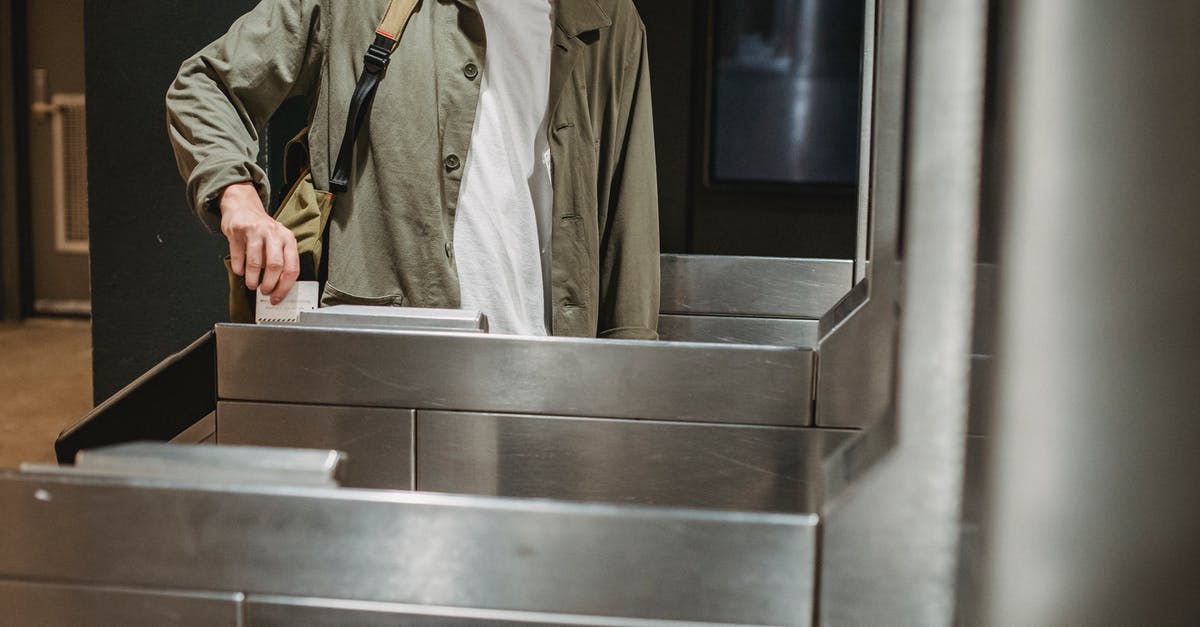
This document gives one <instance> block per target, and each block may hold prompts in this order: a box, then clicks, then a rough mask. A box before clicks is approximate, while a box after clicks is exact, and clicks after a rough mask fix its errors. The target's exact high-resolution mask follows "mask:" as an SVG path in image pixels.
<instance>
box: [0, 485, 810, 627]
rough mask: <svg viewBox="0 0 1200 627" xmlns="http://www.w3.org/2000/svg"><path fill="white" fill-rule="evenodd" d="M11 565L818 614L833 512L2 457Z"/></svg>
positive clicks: (1, 567) (340, 595) (535, 604)
mask: <svg viewBox="0 0 1200 627" xmlns="http://www.w3.org/2000/svg"><path fill="white" fill-rule="evenodd" d="M0 508H2V509H3V511H4V512H5V516H3V517H0V542H3V543H4V544H3V550H0V578H6V579H13V580H30V579H37V580H43V581H47V580H49V581H53V580H61V579H65V578H70V579H72V580H73V581H75V582H76V583H78V584H81V585H82V584H97V585H110V586H149V587H154V586H158V585H162V584H163V582H170V584H171V586H173V587H176V588H180V589H188V590H236V591H241V592H244V593H245V594H247V595H248V596H250V595H256V594H265V595H282V596H305V597H324V598H335V599H345V600H359V601H381V602H395V603H409V604H419V605H438V606H455V607H470V608H477V609H500V610H518V611H536V612H544V613H562V614H583V615H585V616H608V617H619V618H649V619H669V620H693V621H705V620H707V621H712V622H730V623H759V624H785V625H807V624H810V621H811V614H812V607H813V606H812V596H813V589H814V581H815V569H814V564H815V562H814V560H815V549H816V525H817V519H816V517H815V516H811V515H792V514H766V513H753V514H751V513H731V512H715V511H698V510H679V509H669V508H657V507H656V508H648V507H634V506H619V507H618V506H613V505H597V504H567V503H561V502H555V501H545V500H523V499H498V498H489V497H479V496H473V497H464V496H448V495H435V494H423V493H413V492H385V491H376V490H354V489H346V488H332V489H330V488H300V487H292V488H272V487H269V486H250V485H247V486H223V487H216V486H212V487H208V488H205V487H199V486H188V485H187V484H183V483H175V484H167V483H157V484H149V483H147V484H145V485H129V484H121V483H119V482H115V481H110V480H102V479H83V478H75V477H55V476H45V477H34V476H23V475H19V474H15V473H12V472H0Z"/></svg>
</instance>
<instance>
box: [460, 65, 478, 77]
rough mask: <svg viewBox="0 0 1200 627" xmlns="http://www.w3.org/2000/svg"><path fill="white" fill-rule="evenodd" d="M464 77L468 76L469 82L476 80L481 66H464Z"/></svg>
mask: <svg viewBox="0 0 1200 627" xmlns="http://www.w3.org/2000/svg"><path fill="white" fill-rule="evenodd" d="M463 76H466V77H467V78H468V79H469V80H475V77H477V76H479V66H477V65H475V64H474V63H468V64H466V65H465V66H463Z"/></svg>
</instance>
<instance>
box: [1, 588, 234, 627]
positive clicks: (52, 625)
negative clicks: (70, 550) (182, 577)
mask: <svg viewBox="0 0 1200 627" xmlns="http://www.w3.org/2000/svg"><path fill="white" fill-rule="evenodd" d="M163 583H164V584H166V583H168V582H163ZM241 602H242V595H241V594H239V593H229V592H226V593H220V592H185V591H180V590H148V589H145V588H118V587H106V586H83V585H71V584H62V583H45V582H29V581H4V580H0V608H2V609H0V625H3V626H6V627H8V626H11V627H30V626H34V625H36V626H37V627H76V626H78V625H103V626H112V627H118V626H125V625H163V626H171V627H223V626H225V627H243V624H242V623H241V622H240V620H239V617H240V615H241V607H240V605H241Z"/></svg>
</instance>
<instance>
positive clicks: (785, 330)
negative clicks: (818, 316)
mask: <svg viewBox="0 0 1200 627" xmlns="http://www.w3.org/2000/svg"><path fill="white" fill-rule="evenodd" d="M658 337H659V338H660V339H662V340H666V341H671V342H718V343H721V344H766V345H775V346H806V347H811V346H816V345H817V321H816V320H792V319H787V318H739V317H732V316H679V315H662V316H659V317H658Z"/></svg>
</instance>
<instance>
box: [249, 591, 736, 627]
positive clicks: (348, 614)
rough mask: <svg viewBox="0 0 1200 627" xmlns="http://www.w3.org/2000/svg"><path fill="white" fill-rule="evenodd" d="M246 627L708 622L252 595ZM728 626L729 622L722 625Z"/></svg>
mask: <svg viewBox="0 0 1200 627" xmlns="http://www.w3.org/2000/svg"><path fill="white" fill-rule="evenodd" d="M245 608H246V626H247V627H292V626H293V625H305V627H343V626H345V625H354V626H355V627H396V625H404V626H405V627H458V626H460V625H505V626H507V627H526V626H531V627H532V626H535V625H579V626H581V627H634V626H636V627H703V626H711V625H714V623H710V622H703V623H701V622H694V621H674V620H652V619H646V618H637V619H630V618H614V617H608V616H580V615H577V614H548V613H544V612H515V611H512V610H480V609H473V608H459V607H436V606H431V605H409V604H404V603H377V602H369V601H339V600H336V599H316V598H295V597H279V596H257V595H256V596H251V597H249V598H247V599H246V605H245ZM720 624H723V625H728V624H730V623H720Z"/></svg>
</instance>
